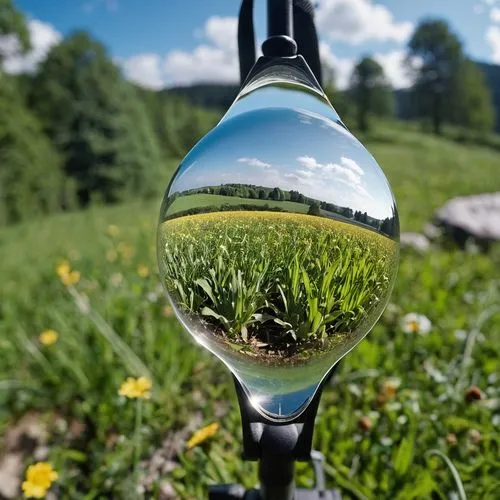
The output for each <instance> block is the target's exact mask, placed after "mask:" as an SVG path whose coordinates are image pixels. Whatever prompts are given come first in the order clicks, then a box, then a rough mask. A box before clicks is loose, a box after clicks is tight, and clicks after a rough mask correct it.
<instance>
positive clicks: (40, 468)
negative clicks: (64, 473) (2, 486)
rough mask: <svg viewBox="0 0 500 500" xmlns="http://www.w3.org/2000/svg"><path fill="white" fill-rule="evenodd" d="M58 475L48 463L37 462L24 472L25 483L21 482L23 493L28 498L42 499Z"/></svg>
mask: <svg viewBox="0 0 500 500" xmlns="http://www.w3.org/2000/svg"><path fill="white" fill-rule="evenodd" d="M58 478H59V474H58V473H57V472H56V471H55V470H54V469H53V468H52V465H50V464H49V463H48V462H38V463H36V464H33V465H30V466H29V467H28V470H27V471H26V481H24V482H23V485H22V487H23V491H24V494H25V496H26V497H28V498H43V497H44V496H45V494H46V493H47V490H48V489H49V488H50V487H51V485H52V483H53V482H54V481H57V479H58Z"/></svg>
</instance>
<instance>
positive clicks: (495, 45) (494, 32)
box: [486, 26, 500, 63]
mask: <svg viewBox="0 0 500 500" xmlns="http://www.w3.org/2000/svg"><path fill="white" fill-rule="evenodd" d="M486 41H487V42H488V44H489V46H490V48H491V59H492V61H493V62H495V63H500V27H499V26H490V27H489V28H488V30H487V31H486Z"/></svg>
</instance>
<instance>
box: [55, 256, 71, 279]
mask: <svg viewBox="0 0 500 500" xmlns="http://www.w3.org/2000/svg"><path fill="white" fill-rule="evenodd" d="M70 270H71V267H70V265H69V262H68V261H67V260H63V261H61V262H60V263H59V264H58V266H57V267H56V273H57V275H58V276H59V277H60V278H61V279H62V278H63V276H66V275H67V274H68V273H69V272H70Z"/></svg>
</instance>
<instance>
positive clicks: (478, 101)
mask: <svg viewBox="0 0 500 500" xmlns="http://www.w3.org/2000/svg"><path fill="white" fill-rule="evenodd" d="M324 70H325V71H324V73H325V74H326V75H327V78H326V84H325V91H326V92H327V95H328V96H329V97H330V98H331V100H332V101H333V103H334V105H335V107H336V108H337V110H338V111H339V113H340V115H341V116H342V117H345V118H347V120H348V121H350V122H355V123H356V125H357V127H358V128H359V129H360V130H361V131H363V132H366V131H368V130H369V129H370V127H371V121H370V119H371V117H373V116H393V115H394V93H393V89H392V87H391V85H390V83H389V80H388V78H387V76H386V75H385V73H384V69H383V68H382V66H381V65H380V64H379V63H378V62H377V61H376V60H375V59H374V58H372V57H370V56H366V57H363V58H362V59H361V60H360V61H359V62H358V63H357V64H356V66H355V68H354V70H353V72H352V75H351V78H350V82H349V88H348V89H347V91H345V92H339V91H337V90H336V89H335V85H334V83H333V82H334V78H333V76H334V74H333V70H332V69H331V68H328V67H325V68H324ZM405 70H406V71H407V73H408V75H409V76H410V77H411V78H412V80H413V82H414V84H413V87H412V88H411V91H410V95H411V100H410V102H411V107H412V109H411V115H412V116H414V117H417V118H419V119H420V120H421V121H422V122H423V123H424V125H430V126H431V127H432V130H433V131H434V133H435V134H438V135H439V134H441V133H442V131H443V126H444V125H445V124H452V125H456V126H460V127H464V128H471V129H474V130H475V131H479V132H487V131H491V130H492V129H493V127H494V125H495V108H494V105H493V100H492V89H491V88H489V86H488V84H487V82H486V79H485V76H484V74H483V72H482V71H481V70H480V68H479V67H478V66H477V64H476V63H474V62H473V61H472V60H471V59H469V57H468V56H467V55H466V53H465V51H464V47H463V44H462V42H461V41H460V38H459V37H458V35H457V34H456V33H454V32H453V30H452V29H451V27H450V25H449V24H448V23H447V22H446V21H444V20H441V19H425V20H424V21H422V22H421V23H420V24H419V26H418V27H417V28H416V30H415V32H414V33H413V36H412V37H411V38H410V41H409V42H408V46H407V55H406V60H405ZM353 110H354V111H353Z"/></svg>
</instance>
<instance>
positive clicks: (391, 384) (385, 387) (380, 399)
mask: <svg viewBox="0 0 500 500" xmlns="http://www.w3.org/2000/svg"><path fill="white" fill-rule="evenodd" d="M400 385H401V380H399V379H398V378H388V379H387V380H385V381H384V383H383V384H382V386H381V388H380V391H379V393H378V394H377V403H379V404H381V405H383V404H385V403H386V402H387V400H389V399H392V398H394V397H395V396H396V393H397V391H398V387H399V386H400Z"/></svg>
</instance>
